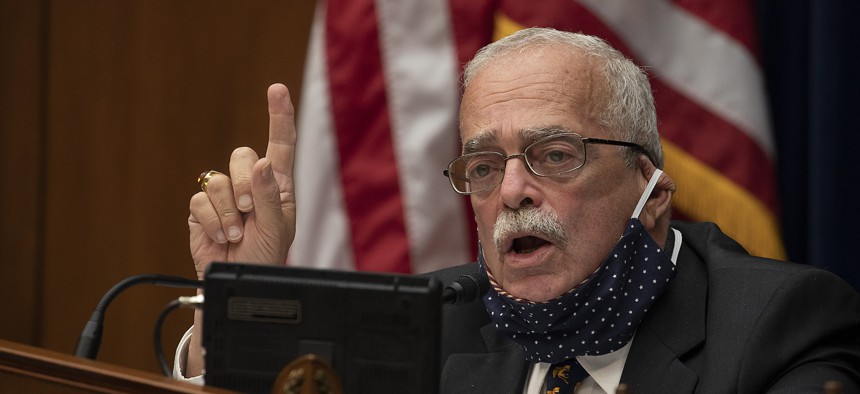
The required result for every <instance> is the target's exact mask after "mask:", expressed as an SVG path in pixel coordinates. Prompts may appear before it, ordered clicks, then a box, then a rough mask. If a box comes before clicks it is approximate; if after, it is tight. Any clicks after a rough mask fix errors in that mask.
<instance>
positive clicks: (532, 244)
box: [510, 235, 550, 254]
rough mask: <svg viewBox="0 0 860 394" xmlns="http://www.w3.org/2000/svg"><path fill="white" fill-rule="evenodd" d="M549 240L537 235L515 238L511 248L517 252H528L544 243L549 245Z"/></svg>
mask: <svg viewBox="0 0 860 394" xmlns="http://www.w3.org/2000/svg"><path fill="white" fill-rule="evenodd" d="M549 243H550V242H549V241H547V240H545V239H542V238H538V237H535V236H531V235H530V236H526V237H519V238H514V240H513V242H512V243H511V248H510V250H511V251H513V252H514V253H516V254H527V253H531V252H534V251H535V250H537V249H539V248H540V247H542V246H544V245H549Z"/></svg>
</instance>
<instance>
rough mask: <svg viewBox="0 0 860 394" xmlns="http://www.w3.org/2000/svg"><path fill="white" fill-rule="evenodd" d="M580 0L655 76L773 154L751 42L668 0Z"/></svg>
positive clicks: (762, 88)
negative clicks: (743, 41)
mask: <svg viewBox="0 0 860 394" xmlns="http://www.w3.org/2000/svg"><path fill="white" fill-rule="evenodd" d="M579 2H580V3H581V4H582V5H583V6H585V7H586V8H588V9H589V10H590V11H591V12H592V13H594V14H595V15H596V16H598V17H599V18H601V19H602V20H603V22H604V23H606V24H607V25H608V26H610V27H611V28H612V29H613V30H614V31H615V32H616V34H618V35H619V37H621V38H622V39H623V40H624V41H625V43H626V44H627V46H628V47H629V48H630V50H631V51H633V52H634V53H635V55H636V57H638V58H639V59H640V61H642V62H644V63H645V64H644V65H645V66H648V67H650V68H651V69H650V70H649V71H650V72H651V73H652V74H653V75H655V76H657V77H659V78H660V79H661V80H663V81H664V82H666V83H667V84H669V85H670V86H672V88H674V89H676V90H677V91H679V92H681V93H682V94H684V95H685V96H687V97H688V98H690V99H691V100H694V101H695V102H697V103H698V104H699V105H701V106H702V107H704V108H707V109H708V110H709V111H711V112H713V113H715V114H716V115H718V116H720V117H722V118H724V119H726V120H727V121H728V122H730V123H732V124H734V125H735V126H736V127H737V128H739V129H740V130H742V131H744V132H745V133H747V135H749V136H750V138H752V139H753V140H754V141H756V142H757V143H758V145H759V146H760V147H761V148H762V150H763V151H764V152H765V153H766V154H767V155H768V156H770V157H773V156H774V154H775V153H774V152H775V149H774V143H773V137H772V135H771V132H770V119H769V117H768V115H767V114H768V112H767V111H766V108H765V106H766V99H765V96H764V82H763V77H762V73H761V70H760V69H759V66H758V63H757V62H756V59H755V58H754V57H753V56H752V55H751V54H750V53H749V51H748V50H747V48H746V47H744V46H743V45H742V44H740V43H739V42H737V41H735V40H733V39H732V38H731V37H729V36H728V35H727V34H725V33H723V32H722V31H720V30H718V29H715V28H714V27H713V26H711V25H709V24H708V23H705V22H704V21H702V20H701V19H699V18H697V17H696V16H695V15H693V14H691V13H689V12H687V11H686V10H684V9H682V8H679V7H677V6H675V5H673V4H672V3H671V2H670V1H667V0H653V1H627V0H580V1H579ZM691 132H695V130H691Z"/></svg>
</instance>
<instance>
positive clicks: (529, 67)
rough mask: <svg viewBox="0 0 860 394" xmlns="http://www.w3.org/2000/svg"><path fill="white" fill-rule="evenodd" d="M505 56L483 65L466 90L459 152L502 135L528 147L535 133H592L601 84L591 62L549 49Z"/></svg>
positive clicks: (597, 72)
mask: <svg viewBox="0 0 860 394" xmlns="http://www.w3.org/2000/svg"><path fill="white" fill-rule="evenodd" d="M510 56H511V57H510V58H507V57H500V58H496V59H493V60H492V61H490V62H489V63H487V64H486V65H485V67H484V68H482V69H481V70H479V71H478V72H477V73H476V74H475V75H473V76H472V79H471V80H470V82H469V84H468V85H467V86H466V89H465V91H464V93H463V99H462V102H461V105H460V138H461V141H462V142H463V144H464V146H463V148H464V151H467V150H471V148H470V147H471V146H474V145H488V144H492V143H497V142H498V140H499V139H501V138H502V136H504V135H513V136H515V137H516V138H517V139H520V140H522V141H523V142H527V141H528V140H532V139H533V138H532V137H534V135H535V133H534V130H548V129H564V130H565V131H569V132H571V131H572V132H579V133H580V134H583V133H585V134H594V133H595V132H597V130H596V129H597V127H596V124H597V122H596V119H597V115H598V114H597V110H596V109H597V108H602V107H603V99H602V97H603V89H602V85H604V83H603V77H602V75H601V74H600V73H599V71H598V70H597V68H596V67H595V62H594V61H593V60H590V59H588V58H587V57H585V56H583V55H579V54H577V53H571V52H570V51H567V52H559V51H558V50H552V49H550V48H543V49H541V50H533V51H527V52H518V53H516V54H512V55H510ZM586 131H587V132H586ZM511 133H513V134H511ZM537 134H540V133H537Z"/></svg>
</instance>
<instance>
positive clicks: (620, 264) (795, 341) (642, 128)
mask: <svg viewBox="0 0 860 394" xmlns="http://www.w3.org/2000/svg"><path fill="white" fill-rule="evenodd" d="M464 88H465V90H464V95H463V99H462V103H461V107H460V133H461V138H462V141H463V152H462V153H463V155H462V156H461V157H459V158H457V159H455V160H453V161H452V162H451V163H450V165H449V166H448V168H447V170H446V171H445V174H446V175H447V176H448V177H449V179H450V180H451V185H452V186H453V188H454V190H455V191H457V192H458V193H461V194H465V195H469V196H470V198H471V201H472V206H473V208H474V211H475V220H476V221H477V227H478V238H479V241H480V247H481V248H480V250H481V253H480V257H479V262H478V264H468V265H464V266H460V267H455V268H451V269H448V270H444V271H441V272H438V273H435V275H437V276H438V277H439V278H440V279H442V280H443V281H450V280H452V279H454V278H456V277H457V276H459V275H460V274H462V273H466V272H476V271H480V272H482V273H484V274H486V275H487V276H488V277H489V279H490V283H491V284H492V286H491V289H490V290H489V292H488V294H487V295H486V296H485V297H484V298H483V303H477V302H476V303H473V304H470V305H465V306H446V307H445V308H446V309H445V315H444V318H443V324H444V327H443V348H442V360H443V361H442V362H443V372H442V382H441V387H442V392H444V393H460V392H462V393H467V392H468V393H474V392H485V393H518V394H519V393H529V394H531V393H555V392H571V391H572V390H576V392H587V393H592V392H593V393H602V392H606V393H612V392H614V391H615V389H616V388H617V387H618V385H619V383H626V384H628V385H629V386H631V388H632V390H633V392H635V393H652V392H660V393H666V392H672V393H677V392H738V393H760V392H767V391H785V392H794V391H802V392H810V391H811V392H820V391H821V390H822V388H823V386H824V384H825V382H827V381H834V380H835V381H840V382H841V383H842V384H843V385H844V387H845V391H846V392H860V296H858V295H857V293H856V292H854V290H853V289H851V288H850V287H849V286H848V285H846V284H845V283H843V282H842V281H840V280H839V279H837V278H835V277H834V276H833V275H830V274H828V273H826V272H823V271H819V270H815V269H811V268H808V267H804V266H799V265H794V264H790V263H784V262H772V261H766V260H764V259H760V258H755V257H751V256H749V255H748V254H746V252H744V250H743V249H742V248H741V247H740V246H739V245H738V244H737V243H735V242H734V241H732V240H731V239H729V238H728V237H726V236H725V235H723V234H722V233H721V232H720V231H719V229H718V228H717V227H716V226H714V225H713V224H691V223H675V222H673V223H670V206H671V200H672V194H673V193H674V192H675V184H674V182H673V181H672V179H671V178H670V177H669V175H668V174H665V173H662V171H661V170H660V168H661V167H662V152H661V148H660V141H659V136H658V134H657V126H656V123H657V122H656V115H655V111H654V104H653V99H652V96H651V91H650V86H649V84H648V80H647V77H646V76H645V74H644V73H643V72H642V71H641V70H640V69H639V68H638V67H636V66H635V65H634V64H633V63H632V62H630V61H629V60H627V59H625V58H624V57H623V56H622V55H621V54H620V53H619V52H617V51H616V50H614V49H612V48H611V47H609V46H608V45H607V44H606V43H604V42H603V41H601V40H600V39H597V38H594V37H590V36H585V35H581V34H573V33H564V32H558V31H555V30H551V29H526V30H523V31H520V32H518V33H516V34H514V35H512V36H510V37H508V38H505V39H503V40H501V41H499V42H496V43H494V44H491V45H489V46H487V47H486V48H484V49H483V50H481V51H480V52H479V53H478V55H477V56H476V57H475V59H473V60H472V62H470V64H469V65H468V66H467V68H466V71H465V77H464ZM269 113H270V119H271V122H270V131H269V145H268V150H267V152H266V157H265V158H258V156H257V155H256V153H254V152H253V151H252V150H250V149H248V148H239V149H237V150H236V151H234V153H233V156H232V157H231V160H230V176H229V177H228V176H227V175H224V174H220V173H211V172H210V173H207V174H206V175H205V176H203V177H202V178H203V181H202V182H203V183H204V186H205V187H204V190H205V191H204V192H201V193H198V194H196V195H195V196H194V197H192V199H191V205H190V209H191V216H190V217H189V228H190V231H191V251H192V255H193V257H194V262H195V265H196V268H197V272H198V275H199V276H200V277H202V275H203V272H204V270H205V268H206V266H207V264H208V263H209V262H211V261H259V262H267V263H271V264H282V263H283V262H284V261H285V258H286V254H287V251H288V249H289V246H290V243H291V241H292V239H293V235H294V231H295V200H294V195H293V182H292V162H293V155H294V148H295V140H296V133H295V128H294V126H293V110H292V106H291V104H290V101H289V98H288V93H287V91H286V88H285V87H283V86H282V85H273V86H272V87H271V88H270V89H269ZM201 319H202V318H201V316H197V317H196V323H197V324H195V326H194V328H193V329H192V330H191V331H190V332H189V334H187V335H186V338H185V340H184V342H188V344H189V345H188V348H187V349H186V348H184V347H183V349H184V350H183V352H182V354H181V356H180V357H179V358H178V362H177V366H178V370H180V371H181V374H182V375H184V376H194V375H199V374H200V371H201V368H202V356H201V349H200V342H199V338H200V327H201V325H200V322H201Z"/></svg>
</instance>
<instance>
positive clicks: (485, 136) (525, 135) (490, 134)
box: [463, 125, 573, 155]
mask: <svg viewBox="0 0 860 394" xmlns="http://www.w3.org/2000/svg"><path fill="white" fill-rule="evenodd" d="M568 133H573V131H571V130H569V129H566V128H564V127H562V126H558V125H552V126H544V127H533V128H527V129H522V130H520V132H519V139H520V144H521V145H523V146H527V145H529V144H531V143H532V142H535V141H537V140H539V139H542V138H547V137H552V136H556V135H559V134H568ZM498 143H499V137H498V131H497V130H489V131H484V132H481V133H480V134H478V135H476V136H475V137H473V138H471V139H469V140H467V141H465V142H464V143H463V154H464V155H467V154H469V153H474V152H485V151H487V150H489V149H490V147H492V146H495V145H498Z"/></svg>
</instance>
